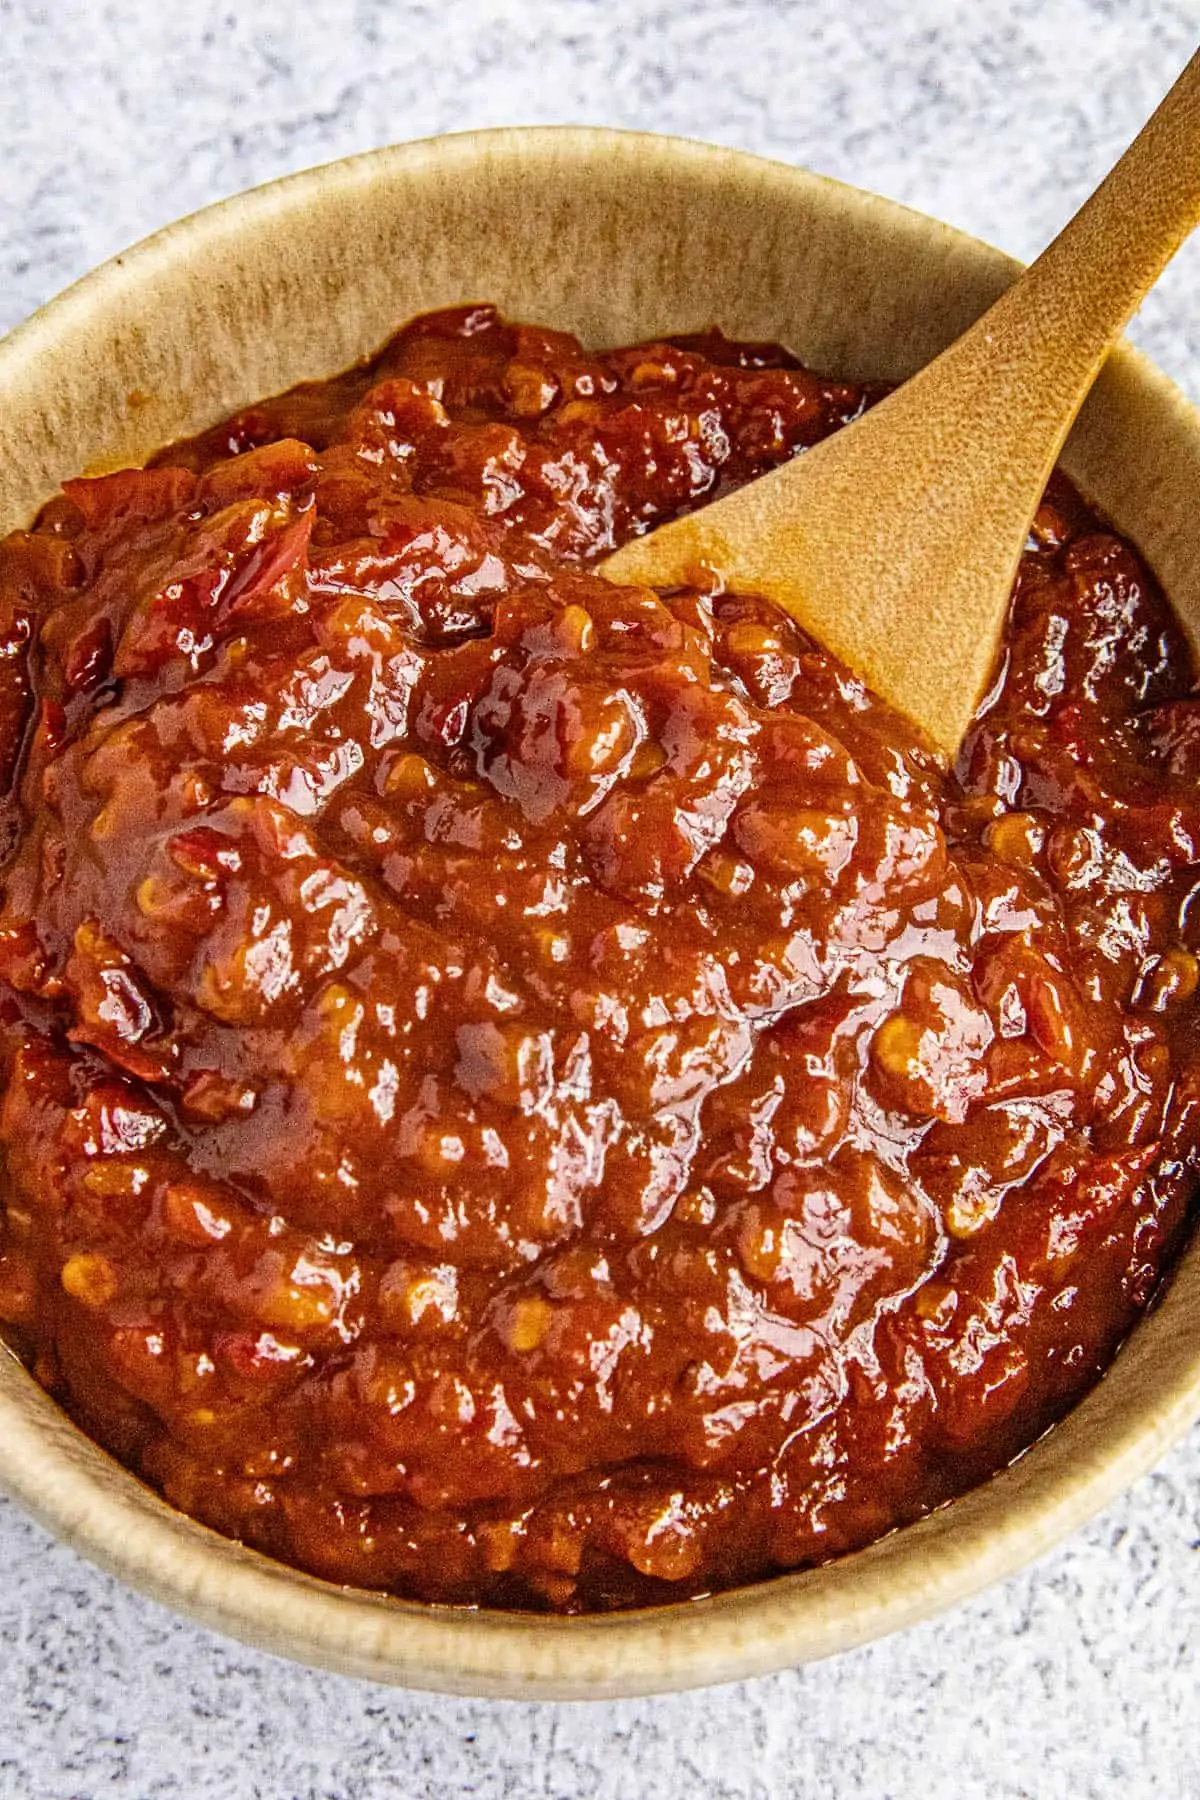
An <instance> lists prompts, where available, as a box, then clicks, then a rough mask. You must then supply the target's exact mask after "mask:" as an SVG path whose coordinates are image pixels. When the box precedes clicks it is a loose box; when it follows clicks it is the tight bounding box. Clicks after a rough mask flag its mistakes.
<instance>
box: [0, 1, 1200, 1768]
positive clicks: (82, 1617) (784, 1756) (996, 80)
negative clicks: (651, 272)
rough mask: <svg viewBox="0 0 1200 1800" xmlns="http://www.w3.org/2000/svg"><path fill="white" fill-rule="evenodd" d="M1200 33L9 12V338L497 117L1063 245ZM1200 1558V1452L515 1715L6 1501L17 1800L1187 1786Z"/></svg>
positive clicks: (700, 5) (1189, 286)
mask: <svg viewBox="0 0 1200 1800" xmlns="http://www.w3.org/2000/svg"><path fill="white" fill-rule="evenodd" d="M1198 40H1200V3H1198V0H1177V3H1176V4H1168V3H1167V0H908V3H907V4H901V3H900V0H690V4H684V3H682V0H677V3H676V4H656V3H655V0H429V3H428V4H422V3H420V0H393V3H389V0H307V3H306V4H297V3H296V0H260V3H259V4H253V3H251V0H244V3H242V4H237V3H227V4H219V3H218V0H109V3H107V4H101V3H100V0H50V3H49V4H46V5H38V4H36V3H35V0H0V327H7V326H8V325H11V324H15V323H16V322H17V321H18V320H19V319H21V318H23V317H24V316H25V314H26V313H28V312H29V311H31V310H32V309H33V308H34V307H35V306H37V305H39V304H40V303H41V301H43V300H44V299H46V298H48V297H49V295H51V294H52V293H54V292H55V291H56V290H57V289H59V288H61V287H62V286H64V285H65V284H66V283H67V282H69V281H71V280H73V279H74V278H75V277H76V276H77V275H80V274H82V273H83V272H84V271H85V270H86V269H88V268H90V267H91V266H92V265H93V264H95V263H96V262H99V261H100V260H101V259H102V258H104V257H106V256H108V255H110V254H111V253H112V252H113V251H115V250H118V249H120V248H122V247H123V246H124V245H126V244H128V243H130V242H132V241H133V240H134V239H136V238H139V237H141V236H143V235H144V234H145V233H146V232H148V231H150V230H152V229H154V228H155V227H156V226H158V225H161V224H163V223H165V222H166V221H167V220H169V219H171V218H174V217H176V216H178V215H179V214H181V213H184V212H187V211H189V210H191V209H192V208H194V207H197V206H202V205H204V204H205V203H206V202H207V201H209V200H212V199H216V198H218V197H219V196H222V195H225V194H230V193H233V192H235V191H236V190H237V189H239V188H241V187H245V186H248V185H250V184H251V183H253V182H257V181H263V180H266V179H268V178H269V177H271V176H274V175H280V174H283V173H285V172H287V171H289V170H292V169H298V168H302V167H304V166H305V165H306V164H310V163H314V162H320V161H324V160H326V159H328V158H331V157H334V156H340V155H344V154H346V153H347V152H349V151H353V150H359V149H365V148H367V147H369V146H371V145H375V144H381V143H386V142H389V141H392V140H396V139H401V138H406V137H414V136H420V135H423V134H425V133H429V132H436V131H445V130H452V129H457V128H461V127H466V126H473V125H488V124H505V123H516V122H545V121H575V122H595V123H610V124H616V125H626V126H641V127H649V128H657V129H660V130H663V131H673V132H682V133H687V134H690V135H693V136H697V137H706V138H711V139H715V140H718V141H720V142H722V143H728V144H735V145H741V146H744V147H746V148H749V149H753V150H760V151H765V152H767V153H769V154H771V155H773V156H778V157H783V158H787V159H789V160H794V161H797V162H803V163H807V164H808V165H810V166H811V167H813V168H816V169H820V170H824V171H826V172H828V173H830V174H834V175H838V176H841V177H843V178H844V179H846V180H849V181H854V182H857V183H859V184H861V185H863V186H866V187H871V188H876V189H878V190H880V191H881V192H883V193H885V194H890V195H893V196H895V197H896V198H898V199H901V200H904V201H907V202H908V203H909V204H910V205H913V206H916V207H920V208H923V209H924V210H926V211H929V212H933V213H937V214H940V215H941V216H943V217H944V218H946V219H949V220H951V221H952V222H953V223H955V224H958V225H962V226H965V227H966V228H967V229H969V230H971V231H975V232H977V233H979V234H980V235H981V236H983V237H986V238H990V239H992V240H993V241H994V242H996V243H998V244H1000V245H1002V246H1004V248H1006V249H1008V250H1010V251H1013V252H1015V253H1017V254H1020V255H1030V254H1032V253H1033V252H1034V251H1036V250H1037V249H1038V248H1039V247H1040V246H1041V244H1042V243H1043V242H1045V240H1046V239H1047V238H1048V237H1049V236H1051V235H1052V233H1053V232H1054V231H1055V229H1056V228H1057V227H1058V226H1059V225H1060V224H1061V223H1062V222H1063V221H1064V220H1065V219H1066V218H1067V216H1068V214H1069V213H1070V211H1071V210H1072V209H1073V207H1074V206H1075V205H1076V204H1077V202H1078V201H1079V200H1081V199H1082V198H1083V196H1084V194H1085V193H1086V192H1087V190H1088V188H1089V187H1090V186H1091V185H1092V184H1093V182H1094V181H1095V180H1096V179H1097V178H1098V177H1099V175H1100V174H1101V173H1102V172H1103V171H1104V169H1105V168H1106V167H1107V166H1108V164H1109V163H1110V162H1111V161H1112V160H1113V159H1114V158H1115V156H1116V155H1117V154H1118V152H1119V151H1120V150H1121V148H1123V146H1124V144H1125V143H1126V141H1127V139H1128V138H1129V137H1131V136H1132V135H1133V132H1134V131H1135V130H1136V128H1137V126H1138V125H1139V124H1140V123H1141V121H1142V119H1143V118H1144V116H1145V115H1146V114H1147V113H1148V112H1149V111H1150V110H1151V109H1152V107H1153V105H1154V104H1155V103H1156V101H1157V100H1158V98H1159V97H1160V95H1161V94H1162V92H1163V91H1164V90H1165V89H1166V87H1167V86H1168V85H1169V83H1170V81H1171V80H1172V79H1173V77H1174V76H1175V74H1176V73H1177V72H1178V70H1179V69H1180V68H1181V67H1182V65H1183V63H1184V62H1185V61H1186V60H1187V57H1188V55H1189V54H1190V53H1191V51H1192V49H1193V48H1194V47H1195V44H1196V42H1197V41H1198ZM1198 274H1200V243H1197V244H1194V245H1193V246H1192V248H1191V250H1190V251H1187V252H1185V253H1184V254H1183V255H1182V256H1181V257H1180V258H1179V260H1178V261H1177V263H1176V265H1175V267H1174V268H1173V269H1172V270H1171V271H1170V272H1169V274H1168V276H1167V278H1166V279H1165V280H1164V282H1163V283H1162V286H1161V288H1160V290H1159V292H1158V293H1157V294H1156V295H1155V296H1154V297H1153V298H1152V300H1151V302H1150V303H1149V304H1148V305H1147V307H1146V309H1145V313H1144V315H1143V317H1142V319H1141V320H1140V321H1139V323H1138V326H1137V328H1136V330H1135V335H1136V336H1137V337H1138V338H1139V339H1140V341H1141V342H1142V343H1143V344H1144V345H1145V346H1146V347H1147V348H1148V349H1149V350H1150V351H1151V352H1152V353H1153V354H1154V355H1156V356H1157V357H1158V358H1159V360H1160V361H1161V362H1162V363H1163V364H1164V365H1165V366H1166V367H1167V368H1168V369H1169V370H1170V371H1171V372H1172V373H1173V374H1174V375H1175V376H1176V377H1177V379H1179V380H1180V381H1181V382H1182V383H1183V385H1184V387H1185V388H1186V389H1187V390H1188V391H1189V392H1190V393H1191V394H1192V396H1193V397H1194V398H1196V397H1200V298H1197V295H1196V288H1197V275H1198ZM2 1455H3V1447H2V1446H0V1456H2ZM1198 1547H1200V1434H1194V1435H1193V1438H1192V1441H1191V1443H1190V1444H1188V1445H1185V1446H1184V1447H1183V1448H1181V1449H1179V1450H1177V1451H1176V1452H1175V1454H1174V1455H1173V1456H1171V1457H1170V1458H1169V1459H1168V1461H1167V1462H1166V1463H1165V1464H1164V1465H1163V1467H1162V1468H1161V1469H1160V1470H1159V1471H1158V1473H1157V1474H1155V1475H1153V1476H1151V1477H1150V1478H1149V1479H1147V1480H1145V1481H1143V1482H1142V1483H1141V1484H1140V1486H1139V1487H1138V1488H1137V1489H1136V1490H1135V1491H1134V1492H1133V1493H1132V1494H1130V1495H1129V1496H1128V1498H1127V1499H1126V1500H1125V1501H1123V1502H1122V1503H1121V1504H1119V1505H1117V1506H1115V1507H1113V1508H1112V1509H1111V1510H1110V1511H1109V1512H1108V1513H1107V1515H1106V1516H1105V1517H1104V1518H1102V1519H1101V1520H1099V1521H1098V1522H1097V1523H1096V1524H1095V1525H1094V1526H1093V1527H1092V1528H1091V1529H1090V1530H1089V1531H1087V1532H1085V1533H1084V1534H1083V1535H1082V1536H1080V1537H1078V1538H1077V1539H1076V1540H1075V1541H1074V1542H1073V1543H1071V1544H1070V1545H1068V1546H1067V1547H1066V1548H1065V1549H1062V1550H1060V1551H1059V1552H1058V1553H1057V1554H1055V1555H1053V1556H1051V1557H1050V1558H1048V1559H1047V1560H1046V1561H1044V1562H1043V1563H1042V1564H1041V1565H1040V1566H1039V1567H1038V1568H1036V1569H1034V1570H1032V1571H1030V1572H1028V1573H1027V1574H1025V1575H1023V1576H1021V1577H1019V1578H1017V1579H1015V1580H1013V1581H1010V1582H1009V1583H1008V1584H1007V1586H1005V1587H1003V1588H1001V1589H999V1590H997V1591H994V1592H992V1593H990V1594H988V1595H986V1596H984V1597H983V1598H981V1599H979V1600H977V1601H975V1602H974V1603H973V1604H971V1605H968V1606H965V1607H963V1608H961V1609H960V1610H959V1611H958V1612H956V1613H954V1614H952V1615H951V1616H949V1617H947V1618H944V1619H941V1620H937V1621H935V1622H934V1623H932V1624H929V1625H925V1626H923V1627H921V1628H919V1629H917V1630H914V1631H911V1632H909V1633H908V1634H907V1635H905V1636H903V1637H899V1638H896V1639H893V1640H891V1641H890V1642H887V1643H883V1644H878V1645H875V1646H873V1647H872V1648H869V1649H867V1650H864V1651H860V1652H858V1653H856V1654H854V1655H850V1656H846V1657H843V1658H841V1659H840V1660H839V1661H837V1662H834V1663H829V1664H825V1665H823V1666H820V1667H816V1668H811V1669H805V1670H799V1671H796V1672H794V1673H790V1674H784V1675H780V1676H777V1677H775V1678H773V1679H770V1680H764V1681H757V1682H751V1683H748V1684H746V1685H744V1686H742V1687H736V1688H726V1689H722V1690H716V1691H712V1692H708V1693H702V1694H694V1695H684V1696H681V1697H678V1698H674V1699H666V1700H657V1701H638V1702H632V1701H631V1702H624V1703H620V1704H597V1705H595V1706H576V1707H562V1706H549V1705H509V1706H502V1705H489V1704H482V1703H471V1702H466V1701H454V1700H439V1699H436V1698H430V1697H426V1696H420V1695H406V1694H401V1693H393V1692H389V1691H386V1690H383V1689H379V1688H373V1687H368V1686H364V1685H358V1684H355V1683H352V1682H348V1681H342V1680H338V1679H336V1678H334V1677H331V1676H325V1675H320V1674H314V1673H311V1672H309V1671H306V1670H301V1669H297V1668H293V1667H290V1666H289V1665H287V1664H284V1663H280V1662H276V1661H274V1660H272V1659H271V1658H268V1657H265V1656H260V1655H256V1654H254V1653H252V1652H250V1651H247V1650H243V1649H240V1648H238V1647H237V1646H235V1645H233V1644H229V1643H224V1642H221V1641H218V1640H217V1639H215V1638H212V1637H210V1636H208V1635H206V1634H205V1633H203V1632H200V1631H197V1630H195V1629H193V1628H192V1627H191V1626H188V1625H184V1624H182V1623H179V1622H178V1621H176V1620H174V1619H172V1618H171V1617H170V1616H169V1615H168V1614H166V1613H165V1612H163V1611H162V1610H161V1609H160V1608H158V1607H157V1606H154V1605H151V1604H150V1603H149V1602H147V1601H143V1600H141V1599H138V1598H135V1597H134V1596H132V1595H130V1594H128V1593H125V1592H123V1591H122V1590H121V1589H120V1588H118V1587H117V1586H115V1585H114V1584H113V1583H112V1582H111V1581H109V1580H108V1579H106V1578H105V1577H104V1576H101V1575H99V1574H97V1573H95V1572H94V1571H93V1570H91V1569H90V1568H87V1567H85V1566H84V1565H83V1564H82V1563H81V1562H80V1561H79V1560H78V1559H77V1558H76V1557H75V1556H74V1555H73V1554H71V1553H70V1552H69V1551H67V1550H64V1549H61V1548H57V1547H55V1546H54V1545H53V1544H51V1543H50V1542H49V1540H48V1539H47V1538H46V1537H45V1536H44V1535H43V1534H42V1533H41V1532H40V1531H39V1530H37V1529H35V1527H34V1526H32V1525H31V1524H29V1523H28V1522H27V1521H26V1520H25V1519H23V1518H22V1517H21V1516H20V1515H19V1514H18V1513H17V1512H16V1511H15V1509H13V1508H12V1507H10V1506H6V1505H5V1504H4V1503H3V1502H0V1797H2V1800H99V1797H100V1796H105V1797H111V1800H385V1797H386V1800H451V1797H456V1796H464V1797H465V1796H472V1797H474V1800H529V1797H532V1796H539V1795H544V1796H548V1797H550V1800H585V1797H586V1800H641V1797H642V1796H646V1795H654V1796H656V1800H677V1797H678V1800H683V1797H684V1796H687V1797H688V1800H793V1797H795V1800H808V1797H809V1796H814V1797H815V1796H820V1797H821V1800H843V1797H849V1796H862V1797H863V1800H977V1797H984V1796H986V1797H988V1800H991V1797H993V1796H996V1797H1001V1796H1002V1797H1004V1800H1010V1797H1011V1800H1016V1797H1029V1800H1091V1797H1093V1796H1103V1797H1107V1796H1110V1795H1111V1796H1121V1797H1122V1800H1133V1797H1140V1796H1150V1795H1153V1796H1155V1800H1175V1797H1176V1796H1178V1797H1180V1800H1182V1797H1184V1796H1195V1795H1197V1794H1200V1740H1198V1731H1200V1721H1198V1717H1197V1704H1196V1698H1197V1672H1196V1664H1197V1658H1196V1642H1195V1640H1196V1638H1197V1636H1198V1635H1200V1559H1198V1558H1197V1554H1196V1552H1197V1548H1198Z"/></svg>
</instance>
